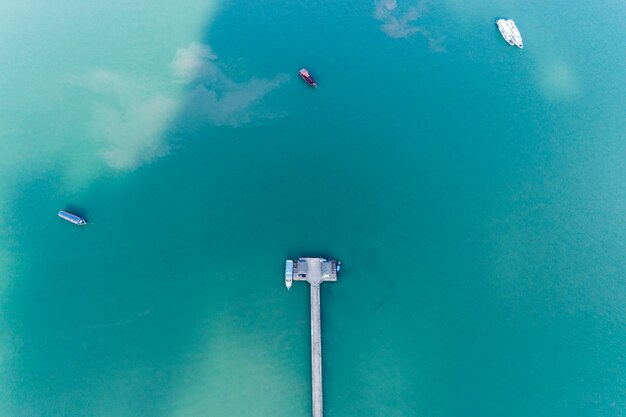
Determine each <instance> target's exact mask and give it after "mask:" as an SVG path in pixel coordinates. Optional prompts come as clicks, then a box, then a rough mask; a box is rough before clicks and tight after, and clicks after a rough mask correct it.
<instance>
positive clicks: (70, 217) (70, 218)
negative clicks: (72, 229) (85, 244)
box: [57, 210, 87, 226]
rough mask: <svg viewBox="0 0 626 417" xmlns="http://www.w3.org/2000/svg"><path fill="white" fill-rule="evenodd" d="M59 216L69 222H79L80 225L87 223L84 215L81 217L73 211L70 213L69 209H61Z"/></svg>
mask: <svg viewBox="0 0 626 417" xmlns="http://www.w3.org/2000/svg"><path fill="white" fill-rule="evenodd" d="M57 214H58V216H59V217H60V218H62V219H64V220H67V221H68V222H71V223H74V224H77V225H79V226H84V225H86V224H87V221H86V220H85V219H83V218H82V217H79V216H77V215H75V214H72V213H68V212H67V211H63V210H61V211H59V213H57Z"/></svg>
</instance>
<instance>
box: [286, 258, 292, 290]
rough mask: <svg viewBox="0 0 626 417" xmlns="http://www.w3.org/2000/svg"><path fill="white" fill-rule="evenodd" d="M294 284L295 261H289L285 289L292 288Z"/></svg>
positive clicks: (287, 262)
mask: <svg viewBox="0 0 626 417" xmlns="http://www.w3.org/2000/svg"><path fill="white" fill-rule="evenodd" d="M292 283H293V261H292V260H287V261H286V262H285V287H287V289H289V288H291V284H292Z"/></svg>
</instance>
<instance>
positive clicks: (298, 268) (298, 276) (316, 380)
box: [293, 258, 338, 417]
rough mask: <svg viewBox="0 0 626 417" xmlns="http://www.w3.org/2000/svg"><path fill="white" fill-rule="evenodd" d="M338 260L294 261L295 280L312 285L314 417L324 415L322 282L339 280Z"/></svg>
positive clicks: (303, 259) (314, 259) (308, 259)
mask: <svg viewBox="0 0 626 417" xmlns="http://www.w3.org/2000/svg"><path fill="white" fill-rule="evenodd" d="M337 264H338V263H337V261H335V260H329V259H324V258H299V259H298V260H296V261H294V267H293V280H294V281H307V282H308V283H309V285H310V286H311V382H312V385H311V392H312V397H313V398H312V399H313V404H312V405H313V417H323V415H324V409H323V401H322V397H323V392H322V321H321V304H320V284H321V283H322V282H324V281H331V282H334V281H337Z"/></svg>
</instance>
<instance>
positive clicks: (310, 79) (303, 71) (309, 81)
mask: <svg viewBox="0 0 626 417" xmlns="http://www.w3.org/2000/svg"><path fill="white" fill-rule="evenodd" d="M298 74H300V78H302V79H303V80H304V82H305V83H307V84H308V85H310V86H311V87H315V88H317V84H315V80H314V79H313V77H311V74H309V70H307V69H306V68H302V69H301V70H300V71H298Z"/></svg>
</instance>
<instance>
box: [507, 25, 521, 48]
mask: <svg viewBox="0 0 626 417" xmlns="http://www.w3.org/2000/svg"><path fill="white" fill-rule="evenodd" d="M506 24H507V26H508V27H509V29H511V33H512V34H513V41H514V42H515V45H516V46H517V47H518V48H523V47H524V42H523V41H522V34H521V33H519V29H517V26H516V25H515V22H514V21H513V19H508V20H507V21H506Z"/></svg>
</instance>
